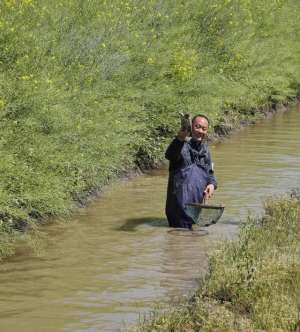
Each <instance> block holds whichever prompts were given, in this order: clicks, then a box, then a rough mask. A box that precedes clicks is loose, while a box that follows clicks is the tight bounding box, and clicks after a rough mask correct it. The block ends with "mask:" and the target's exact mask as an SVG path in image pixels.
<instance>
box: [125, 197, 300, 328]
mask: <svg viewBox="0 0 300 332" xmlns="http://www.w3.org/2000/svg"><path fill="white" fill-rule="evenodd" d="M130 331H135V332H142V331H149V332H150V331H151V332H154V331H156V332H159V331H161V332H162V331H164V332H166V331H178V332H187V331H211V332H213V331H218V332H219V331H224V332H227V331H241V332H242V331H243V332H244V331H249V332H250V331H300V201H299V197H298V199H290V198H288V197H285V198H282V199H280V200H274V201H269V202H268V204H267V206H266V214H265V216H264V217H263V218H262V219H260V220H249V221H248V222H247V223H246V224H245V225H244V226H243V228H242V230H241V232H240V235H239V238H238V240H237V241H233V242H227V243H225V244H224V245H223V246H222V247H221V248H220V250H218V251H216V252H215V253H214V254H213V255H212V256H211V257H210V273H209V276H208V277H207V279H206V280H205V281H204V282H203V285H202V286H201V287H200V289H199V290H198V292H197V293H196V295H195V296H194V297H193V298H192V299H191V300H190V302H189V303H182V304H181V305H180V306H177V307H175V308H173V309H171V310H170V311H167V312H166V313H165V314H163V315H162V314H158V313H157V314H154V315H153V317H152V319H151V320H146V321H145V322H143V323H142V324H141V325H140V326H139V327H137V328H134V329H131V330H130Z"/></svg>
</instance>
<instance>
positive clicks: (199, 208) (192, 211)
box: [185, 203, 225, 226]
mask: <svg viewBox="0 0 300 332" xmlns="http://www.w3.org/2000/svg"><path fill="white" fill-rule="evenodd" d="M224 209H225V206H223V205H204V204H200V203H190V204H186V205H185V211H186V213H187V215H189V216H190V217H191V218H192V219H193V221H194V223H195V224H197V225H199V226H209V225H211V224H215V223H216V222H217V221H218V220H219V219H220V218H221V216H222V214H223V212H224Z"/></svg>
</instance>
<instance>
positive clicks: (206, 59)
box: [0, 0, 300, 253]
mask: <svg viewBox="0 0 300 332" xmlns="http://www.w3.org/2000/svg"><path fill="white" fill-rule="evenodd" d="M298 12H299V2H298V1H297V0H286V1H283V0H267V1H262V0H258V1H255V2H254V1H248V0H243V1H238V0H232V1H231V0H213V1H208V0H200V1H199V0H188V1H179V0H176V1H171V0H164V1H161V0H150V1H148V0H147V1H146V0H127V1H106V0H103V1H96V0H89V1H80V0H60V1H54V2H53V1H49V0H39V1H37V0H3V1H1V3H0V13H1V18H0V131H1V135H0V154H1V160H0V218H1V220H2V226H1V227H0V232H1V234H2V233H6V234H8V233H7V230H8V229H9V227H7V226H8V225H11V224H16V223H19V222H20V220H29V221H30V220H34V219H36V218H41V217H45V216H56V215H61V214H64V213H65V214H66V213H68V212H69V211H70V210H71V209H72V205H73V203H72V202H73V201H74V199H75V200H76V199H81V198H83V197H84V196H85V195H86V194H87V193H88V192H89V191H90V190H91V189H92V188H101V187H102V186H103V185H104V184H105V183H107V182H108V181H109V180H110V179H111V178H113V177H115V176H116V175H118V174H120V172H123V171H124V170H125V169H128V168H131V167H133V166H134V165H139V166H145V165H146V166H147V165H150V164H153V163H155V162H156V161H157V160H159V159H160V158H161V152H162V151H163V149H164V147H165V143H166V141H167V140H168V139H169V137H170V136H171V135H173V133H174V130H175V128H176V126H177V124H178V118H177V113H178V111H182V110H183V111H187V112H191V113H198V112H202V113H207V115H208V116H209V117H210V118H211V120H212V123H213V126H219V125H224V124H225V125H226V126H229V127H230V126H234V125H235V124H236V123H238V122H239V121H240V120H242V119H244V118H246V119H248V118H249V117H253V116H254V117H255V116H256V114H258V113H257V110H258V108H260V107H263V106H269V105H272V104H274V103H277V102H285V101H287V100H289V99H290V98H294V97H295V96H296V95H298V94H299V91H300V75H299V73H300V64H299V61H298V59H299V55H300V52H299V50H300V47H299V37H300V33H299V27H300V23H299V20H298ZM5 236H6V235H5ZM7 236H8V235H7ZM11 239H13V236H12V238H11ZM5 241H6V240H5ZM7 241H8V240H7ZM7 241H6V242H7ZM4 247H5V246H4ZM3 253H4V251H3ZM9 253H11V251H9Z"/></svg>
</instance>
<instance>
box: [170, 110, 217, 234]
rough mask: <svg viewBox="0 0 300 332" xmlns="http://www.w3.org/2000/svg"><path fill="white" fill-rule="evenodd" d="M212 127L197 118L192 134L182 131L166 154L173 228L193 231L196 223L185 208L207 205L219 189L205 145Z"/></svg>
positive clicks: (202, 116)
mask: <svg viewBox="0 0 300 332" xmlns="http://www.w3.org/2000/svg"><path fill="white" fill-rule="evenodd" d="M208 127H209V120H208V118H207V117H206V116H205V115H202V114H198V115H196V116H194V117H193V119H192V121H191V132H190V131H189V130H188V129H187V128H181V130H180V131H179V132H178V134H177V136H176V137H175V138H174V139H173V141H172V142H171V144H170V145H169V146H168V148H167V150H166V154H165V157H166V159H168V160H169V162H170V163H169V180H168V191H167V201H166V215H167V219H168V222H169V226H170V227H179V228H188V229H192V224H193V220H192V218H191V217H190V216H188V215H187V214H186V212H185V205H186V204H187V203H202V202H207V201H208V200H209V199H210V198H211V197H212V195H213V193H214V190H215V189H216V188H217V181H216V178H215V176H214V172H213V167H212V161H211V156H210V152H209V149H208V146H207V144H206V143H205V142H204V138H205V137H206V135H207V132H208ZM190 135H191V136H192V137H191V138H190Z"/></svg>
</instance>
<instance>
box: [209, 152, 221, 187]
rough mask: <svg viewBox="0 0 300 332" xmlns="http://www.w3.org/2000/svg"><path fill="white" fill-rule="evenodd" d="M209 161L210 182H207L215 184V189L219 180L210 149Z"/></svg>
mask: <svg viewBox="0 0 300 332" xmlns="http://www.w3.org/2000/svg"><path fill="white" fill-rule="evenodd" d="M208 162H209V168H208V183H207V184H213V185H214V187H215V189H217V187H218V184H217V180H216V178H215V175H214V170H213V163H212V161H211V156H210V152H209V151H208Z"/></svg>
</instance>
